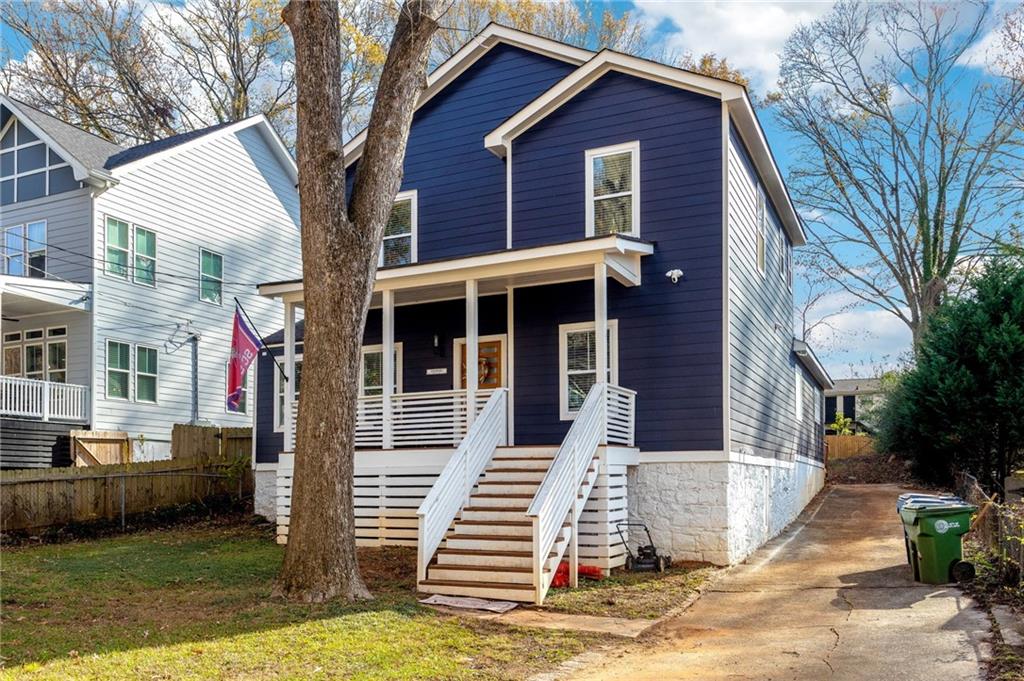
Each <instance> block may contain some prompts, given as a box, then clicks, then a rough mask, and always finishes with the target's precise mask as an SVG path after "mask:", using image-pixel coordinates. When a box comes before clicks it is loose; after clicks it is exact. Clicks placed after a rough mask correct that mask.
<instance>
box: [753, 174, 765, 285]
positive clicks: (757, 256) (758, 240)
mask: <svg viewBox="0 0 1024 681" xmlns="http://www.w3.org/2000/svg"><path fill="white" fill-rule="evenodd" d="M754 200H755V201H756V206H755V208H754V222H755V223H756V224H755V225H754V268H755V269H756V270H757V271H758V273H759V274H760V275H761V277H762V278H766V277H767V275H768V197H767V196H766V195H765V191H764V187H763V186H761V184H760V183H758V185H757V188H756V197H755V199H754Z"/></svg>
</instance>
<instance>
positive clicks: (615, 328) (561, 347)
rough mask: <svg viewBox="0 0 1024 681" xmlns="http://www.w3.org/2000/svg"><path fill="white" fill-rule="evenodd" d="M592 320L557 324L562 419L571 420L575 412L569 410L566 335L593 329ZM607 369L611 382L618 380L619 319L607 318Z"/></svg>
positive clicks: (560, 413) (559, 406) (559, 412)
mask: <svg viewBox="0 0 1024 681" xmlns="http://www.w3.org/2000/svg"><path fill="white" fill-rule="evenodd" d="M594 327H595V324H594V322H580V323H577V324H559V325H558V415H559V418H560V419H561V420H562V421H572V420H574V419H575V418H576V412H574V411H569V396H568V392H569V358H568V356H567V353H568V349H569V342H568V335H569V334H570V333H572V332H574V331H593V330H594ZM608 355H609V357H608V369H609V373H611V382H612V383H614V384H618V382H619V320H617V319H609V320H608Z"/></svg>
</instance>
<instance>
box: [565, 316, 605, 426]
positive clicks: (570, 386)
mask: <svg viewBox="0 0 1024 681" xmlns="http://www.w3.org/2000/svg"><path fill="white" fill-rule="evenodd" d="M558 346H559V372H558V373H559V411H560V412H561V419H562V420H563V421H565V420H568V419H572V418H574V417H575V415H576V413H577V412H578V411H579V410H580V407H581V406H583V400H585V399H586V398H587V393H588V392H590V389H591V388H592V387H594V384H595V383H596V382H597V380H598V377H597V334H596V332H595V331H594V323H593V322H583V323H582V324H562V325H560V326H559V327H558ZM607 347H608V363H607V364H608V375H607V376H606V377H605V378H604V380H605V381H608V382H611V383H618V380H619V324H618V321H617V320H614V319H609V320H608V343H607Z"/></svg>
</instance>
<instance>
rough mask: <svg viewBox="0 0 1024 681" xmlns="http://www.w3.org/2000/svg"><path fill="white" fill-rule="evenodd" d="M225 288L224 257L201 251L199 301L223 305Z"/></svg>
mask: <svg viewBox="0 0 1024 681" xmlns="http://www.w3.org/2000/svg"><path fill="white" fill-rule="evenodd" d="M223 288H224V257H223V256H221V255H218V254H217V253H214V252H213V251H208V250H206V249H205V248H200V249H199V300H205V301H206V302H208V303H215V304H217V305H220V304H221V301H222V300H223V293H224V292H223Z"/></svg>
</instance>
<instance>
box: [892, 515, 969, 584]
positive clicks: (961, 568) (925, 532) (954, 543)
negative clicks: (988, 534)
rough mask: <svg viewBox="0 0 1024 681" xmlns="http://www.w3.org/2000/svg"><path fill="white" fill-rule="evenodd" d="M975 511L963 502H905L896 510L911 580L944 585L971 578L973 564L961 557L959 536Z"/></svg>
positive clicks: (962, 533)
mask: <svg viewBox="0 0 1024 681" xmlns="http://www.w3.org/2000/svg"><path fill="white" fill-rule="evenodd" d="M977 510H978V508H977V506H971V505H969V504H963V503H952V504H944V505H941V506H936V505H923V504H914V503H909V504H907V505H905V506H904V507H903V508H902V509H901V510H900V517H901V518H902V519H903V526H904V527H905V528H906V530H907V537H908V538H909V539H910V555H911V560H910V564H911V566H912V567H913V569H914V580H915V581H918V582H924V583H925V584H947V583H949V582H953V581H965V580H969V579H971V578H973V577H974V566H973V565H971V564H970V563H965V562H964V560H963V547H962V545H961V539H960V538H961V537H962V536H963V535H965V534H967V531H968V530H969V529H971V516H972V515H973V514H974V513H975V512H977Z"/></svg>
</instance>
